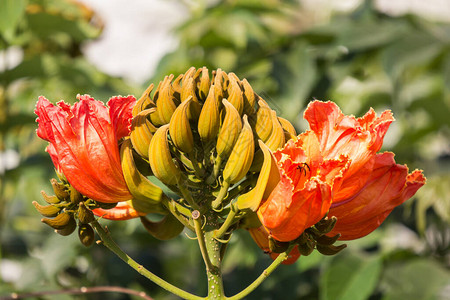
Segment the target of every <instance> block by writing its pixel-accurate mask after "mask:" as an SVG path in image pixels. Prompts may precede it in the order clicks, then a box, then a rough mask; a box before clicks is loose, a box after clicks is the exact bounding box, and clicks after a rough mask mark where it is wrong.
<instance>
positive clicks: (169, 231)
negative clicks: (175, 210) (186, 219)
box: [141, 214, 184, 240]
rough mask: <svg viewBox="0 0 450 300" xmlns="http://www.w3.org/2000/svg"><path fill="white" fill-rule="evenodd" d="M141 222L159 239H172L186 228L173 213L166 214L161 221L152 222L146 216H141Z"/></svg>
mask: <svg viewBox="0 0 450 300" xmlns="http://www.w3.org/2000/svg"><path fill="white" fill-rule="evenodd" d="M141 222H142V224H143V225H144V227H145V229H147V231H148V232H149V233H150V234H151V235H152V236H153V237H155V238H157V239H158V240H169V239H172V238H174V237H176V236H177V235H179V234H180V233H181V232H182V231H183V229H184V225H183V224H181V223H180V221H178V220H177V218H175V217H174V216H173V215H172V214H168V215H166V216H164V218H163V219H162V220H161V221H159V222H152V221H150V220H149V219H147V218H146V217H141Z"/></svg>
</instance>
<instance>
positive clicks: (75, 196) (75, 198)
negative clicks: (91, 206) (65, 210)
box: [69, 185, 83, 204]
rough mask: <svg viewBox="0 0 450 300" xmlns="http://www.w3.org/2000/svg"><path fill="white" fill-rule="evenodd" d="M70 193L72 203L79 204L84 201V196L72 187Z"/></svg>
mask: <svg viewBox="0 0 450 300" xmlns="http://www.w3.org/2000/svg"><path fill="white" fill-rule="evenodd" d="M69 191H70V203H72V204H78V203H80V202H81V201H83V195H81V193H80V192H79V191H77V190H76V189H75V188H74V187H73V186H72V185H70V186H69Z"/></svg>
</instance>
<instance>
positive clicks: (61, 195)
mask: <svg viewBox="0 0 450 300" xmlns="http://www.w3.org/2000/svg"><path fill="white" fill-rule="evenodd" d="M50 183H51V184H52V187H53V192H54V193H55V195H56V197H58V199H59V200H70V194H69V192H68V191H67V189H66V187H65V186H64V184H62V183H59V182H58V181H57V180H56V179H55V178H52V179H50Z"/></svg>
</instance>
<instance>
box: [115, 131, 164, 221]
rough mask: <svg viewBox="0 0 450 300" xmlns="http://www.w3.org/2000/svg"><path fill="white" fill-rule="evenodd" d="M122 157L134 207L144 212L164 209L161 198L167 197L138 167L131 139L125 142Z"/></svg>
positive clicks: (124, 174)
mask: <svg viewBox="0 0 450 300" xmlns="http://www.w3.org/2000/svg"><path fill="white" fill-rule="evenodd" d="M120 159H121V165H122V171H123V177H124V179H125V182H126V184H127V187H128V190H129V191H130V193H131V195H132V196H133V200H132V204H133V207H134V208H135V209H136V210H137V211H139V212H142V213H146V214H147V213H153V212H161V211H164V210H163V208H162V205H161V200H162V199H163V198H165V197H166V196H165V195H164V193H163V191H162V189H160V188H159V187H158V186H156V185H155V184H153V183H152V182H151V181H150V180H148V179H147V178H146V177H145V176H144V175H142V174H141V173H140V172H139V170H138V169H137V167H136V164H135V161H134V158H133V150H132V148H131V142H130V139H127V140H125V141H124V142H123V144H122V146H121V148H120Z"/></svg>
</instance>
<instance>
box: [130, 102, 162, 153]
mask: <svg viewBox="0 0 450 300" xmlns="http://www.w3.org/2000/svg"><path fill="white" fill-rule="evenodd" d="M155 111H156V108H150V109H146V110H144V111H142V112H141V113H139V114H138V115H136V116H134V117H133V119H132V120H131V134H130V139H131V143H132V144H133V147H134V149H135V150H136V152H137V153H138V154H139V155H140V156H142V157H144V158H146V159H148V146H149V145H150V141H151V139H152V137H153V133H154V132H155V131H156V127H155V126H154V125H153V124H152V122H150V120H149V119H148V115H149V114H151V113H154V112H155Z"/></svg>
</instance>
